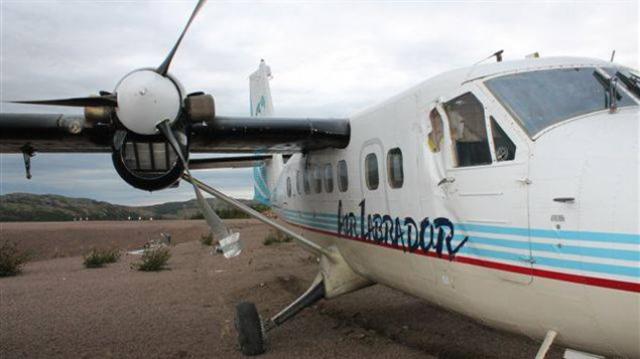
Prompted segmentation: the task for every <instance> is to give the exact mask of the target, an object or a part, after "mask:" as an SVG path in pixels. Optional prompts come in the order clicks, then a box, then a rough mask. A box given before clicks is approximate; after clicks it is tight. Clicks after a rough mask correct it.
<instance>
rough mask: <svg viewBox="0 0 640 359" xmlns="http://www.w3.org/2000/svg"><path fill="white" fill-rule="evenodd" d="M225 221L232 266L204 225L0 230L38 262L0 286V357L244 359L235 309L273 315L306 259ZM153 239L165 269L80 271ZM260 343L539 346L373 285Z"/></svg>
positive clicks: (407, 353)
mask: <svg viewBox="0 0 640 359" xmlns="http://www.w3.org/2000/svg"><path fill="white" fill-rule="evenodd" d="M228 223H229V224H230V226H231V227H232V228H235V229H236V230H239V231H240V232H241V238H242V241H243V245H244V250H243V253H242V254H241V255H240V256H239V257H236V258H233V259H230V260H228V259H225V258H224V257H223V256H221V255H212V254H211V249H210V248H211V247H205V246H203V245H201V244H200V243H199V241H197V239H198V238H200V235H201V234H202V233H206V227H205V226H206V225H205V223H204V222H203V221H155V222H142V223H138V222H67V223H3V224H0V239H2V240H6V239H11V240H14V241H16V242H18V243H19V245H20V246H21V247H22V248H26V249H32V250H34V251H35V255H36V259H38V260H37V261H33V262H31V263H28V264H27V265H26V266H25V268H24V272H23V274H21V275H19V276H17V277H10V278H0V358H3V359H4V358H240V357H242V356H241V355H240V354H239V353H238V351H237V349H236V333H235V330H234V327H233V318H234V307H235V305H236V304H237V303H238V302H239V301H242V300H249V301H253V302H255V303H256V304H257V305H258V309H259V310H260V312H261V314H262V315H263V316H269V315H273V314H275V313H276V312H278V311H279V310H280V309H282V308H283V307H284V306H286V305H287V304H288V303H289V302H290V301H292V300H293V299H295V298H296V296H297V295H298V294H300V293H302V292H303V291H304V290H305V289H306V286H307V285H308V284H309V283H310V282H311V280H312V279H313V277H314V276H315V274H316V270H317V269H316V259H315V258H313V257H312V256H310V255H309V254H307V253H306V252H304V251H303V250H302V249H300V248H299V247H298V246H296V245H295V244H294V243H281V244H274V245H269V246H265V245H263V243H262V240H263V238H264V236H265V234H266V233H267V232H268V231H269V229H268V228H267V227H266V226H264V225H262V224H260V223H258V222H256V221H252V220H234V221H229V222H228ZM160 232H166V233H171V235H172V238H173V241H174V243H175V247H173V248H172V257H171V260H170V261H169V265H170V269H169V270H166V271H162V272H158V273H143V272H138V271H135V270H132V269H130V265H131V263H132V262H134V261H136V260H138V257H137V256H134V255H126V256H123V258H122V259H121V260H120V262H118V263H115V264H111V265H108V266H107V267H105V268H101V269H85V268H84V267H83V266H82V256H81V255H82V254H83V253H85V252H86V251H88V250H89V249H90V248H91V247H96V246H97V247H100V246H116V247H120V248H127V249H133V248H137V247H139V246H140V245H142V244H143V243H145V242H146V241H147V240H148V239H151V238H159V233H160ZM268 343H269V350H268V352H267V353H266V354H265V355H263V357H264V358H360V357H371V358H429V357H432V358H433V357H437V358H533V357H534V356H535V353H536V351H537V348H538V345H539V344H538V343H536V342H534V341H532V340H530V339H528V338H525V337H521V336H516V335H512V334H508V333H503V332H499V331H496V330H492V329H489V328H487V327H484V326H482V325H480V324H478V323H476V322H473V321H470V320H468V319H466V318H464V317H461V316H459V315H456V314H454V313H449V312H446V311H444V310H442V309H440V308H437V307H434V306H431V305H429V304H427V303H425V302H423V301H420V300H418V299H416V298H413V297H410V296H407V295H405V294H402V293H400V292H397V291H395V290H392V289H390V288H386V287H383V286H379V285H377V286H373V287H370V288H366V289H364V290H361V291H359V292H356V293H351V294H348V295H345V296H342V297H339V298H336V299H333V300H330V301H321V302H319V303H318V304H317V305H316V306H314V307H312V308H309V309H307V310H305V311H303V312H302V313H301V314H300V315H298V316H297V317H296V318H294V319H293V320H291V321H289V322H287V323H285V324H284V325H283V326H282V327H279V328H276V329H275V330H273V331H271V332H270V333H269V335H268ZM549 357H550V358H561V357H562V352H561V349H560V348H554V350H553V352H552V353H551V355H550V356H549Z"/></svg>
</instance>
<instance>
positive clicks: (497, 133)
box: [490, 116, 516, 162]
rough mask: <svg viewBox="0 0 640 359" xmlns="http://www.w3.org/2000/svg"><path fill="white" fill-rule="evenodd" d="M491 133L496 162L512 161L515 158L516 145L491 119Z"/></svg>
mask: <svg viewBox="0 0 640 359" xmlns="http://www.w3.org/2000/svg"><path fill="white" fill-rule="evenodd" d="M490 119H491V132H492V133H493V150H494V151H495V153H496V161H498V162H502V161H512V160H513V159H514V158H516V145H515V144H514V143H513V142H512V141H511V139H510V138H509V137H507V134H506V133H504V131H503V130H502V128H501V127H500V125H498V123H497V122H496V120H495V119H494V118H493V116H492V117H490Z"/></svg>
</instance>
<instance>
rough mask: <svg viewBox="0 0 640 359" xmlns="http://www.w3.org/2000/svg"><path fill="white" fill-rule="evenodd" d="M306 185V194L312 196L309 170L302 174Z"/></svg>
mask: <svg viewBox="0 0 640 359" xmlns="http://www.w3.org/2000/svg"><path fill="white" fill-rule="evenodd" d="M302 177H303V181H302V183H303V184H304V193H305V194H311V183H310V182H309V168H305V169H304V172H303V174H302Z"/></svg>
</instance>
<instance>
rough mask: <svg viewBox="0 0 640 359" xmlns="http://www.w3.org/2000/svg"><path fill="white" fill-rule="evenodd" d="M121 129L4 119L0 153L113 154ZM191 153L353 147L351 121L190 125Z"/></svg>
mask: <svg viewBox="0 0 640 359" xmlns="http://www.w3.org/2000/svg"><path fill="white" fill-rule="evenodd" d="M116 131H117V128H116V127H114V126H112V125H111V124H109V123H105V122H95V121H91V119H90V118H85V117H84V116H70V115H62V114H14V113H3V114H0V153H19V152H21V151H22V150H21V149H22V148H23V146H25V145H29V146H31V147H32V148H33V149H35V150H36V151H38V152H86V153H92V152H111V151H112V149H113V143H114V136H115V133H116ZM188 132H189V148H190V150H191V151H192V152H246V153H255V152H258V151H259V152H261V153H294V152H306V151H313V150H320V149H324V148H344V147H346V146H347V145H348V144H349V137H350V127H349V121H348V120H347V119H310V118H265V117H261V118H256V117H215V118H213V119H212V120H209V121H202V122H198V123H193V124H191V125H190V126H189V131H188Z"/></svg>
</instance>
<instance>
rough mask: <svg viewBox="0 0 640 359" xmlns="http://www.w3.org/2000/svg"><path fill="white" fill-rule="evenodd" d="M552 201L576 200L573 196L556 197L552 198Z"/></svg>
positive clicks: (569, 201)
mask: <svg viewBox="0 0 640 359" xmlns="http://www.w3.org/2000/svg"><path fill="white" fill-rule="evenodd" d="M553 201H554V202H560V203H573V202H575V201H576V199H575V198H573V197H556V198H554V199H553Z"/></svg>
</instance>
